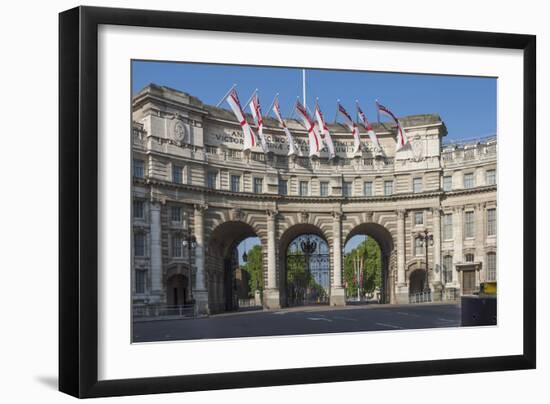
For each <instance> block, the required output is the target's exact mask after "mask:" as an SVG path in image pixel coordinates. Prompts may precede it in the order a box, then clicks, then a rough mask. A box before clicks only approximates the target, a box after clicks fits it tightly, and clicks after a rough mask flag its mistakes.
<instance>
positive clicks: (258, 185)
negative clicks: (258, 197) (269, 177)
mask: <svg viewBox="0 0 550 404" xmlns="http://www.w3.org/2000/svg"><path fill="white" fill-rule="evenodd" d="M262 192H264V180H263V178H254V193H255V194H261V193H262Z"/></svg>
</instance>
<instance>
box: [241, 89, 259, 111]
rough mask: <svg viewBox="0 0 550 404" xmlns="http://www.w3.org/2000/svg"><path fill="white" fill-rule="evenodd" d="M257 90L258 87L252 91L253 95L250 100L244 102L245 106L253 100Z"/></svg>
mask: <svg viewBox="0 0 550 404" xmlns="http://www.w3.org/2000/svg"><path fill="white" fill-rule="evenodd" d="M257 92H258V89H255V90H254V91H253V92H252V95H251V96H250V98H249V99H248V101H247V102H245V103H244V105H245V108H246V106H247V105H248V104H249V103H250V101H252V98H253V97H254V95H255V94H256V93H257Z"/></svg>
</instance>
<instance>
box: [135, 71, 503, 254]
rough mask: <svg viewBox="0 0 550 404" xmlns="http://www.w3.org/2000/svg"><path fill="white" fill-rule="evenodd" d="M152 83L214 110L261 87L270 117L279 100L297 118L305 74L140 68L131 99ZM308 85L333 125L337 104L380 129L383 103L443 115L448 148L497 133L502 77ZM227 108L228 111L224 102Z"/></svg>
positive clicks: (319, 80) (317, 75) (324, 79)
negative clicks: (232, 95)
mask: <svg viewBox="0 0 550 404" xmlns="http://www.w3.org/2000/svg"><path fill="white" fill-rule="evenodd" d="M149 83H155V84H158V85H164V86H168V87H172V88H175V89H177V90H181V91H184V92H187V93H189V94H192V95H194V96H196V97H198V98H199V99H200V100H202V101H203V102H204V103H206V104H211V105H215V104H216V103H218V101H219V100H220V98H221V97H223V95H224V94H225V93H226V92H227V90H228V89H229V88H230V87H231V86H232V85H233V84H237V91H238V93H239V98H240V100H241V103H244V102H246V100H247V99H248V98H249V97H250V95H251V94H252V92H253V91H254V90H255V89H256V88H257V89H258V91H259V95H260V102H261V104H262V107H263V108H262V109H263V113H264V114H266V115H267V113H268V108H269V105H270V104H271V102H272V100H273V98H274V96H275V94H277V93H279V101H280V105H281V110H282V113H283V115H284V116H285V117H288V116H290V115H291V111H292V107H293V105H294V102H295V100H296V97H298V96H299V97H300V98H301V97H302V70H301V69H296V68H277V67H257V66H235V65H212V64H195V63H173V62H149V61H134V62H133V64H132V92H133V93H136V92H138V91H139V90H141V89H142V88H143V87H145V86H146V85H147V84H149ZM306 83H307V88H306V90H307V91H306V92H307V103H308V107H309V108H310V109H313V108H312V105H314V103H315V99H316V98H317V97H318V98H319V104H320V105H321V109H322V111H323V113H324V115H325V118H326V119H327V121H329V122H331V121H333V120H334V117H335V115H336V100H337V99H340V102H341V103H342V105H344V107H346V109H347V110H348V112H350V114H351V115H352V116H355V100H359V103H360V105H361V107H362V109H363V111H364V112H365V113H366V115H367V117H368V118H369V119H370V120H371V121H372V122H375V121H376V109H375V103H374V102H375V100H376V99H378V100H379V101H380V103H382V104H384V105H385V106H386V107H388V108H390V109H391V110H392V111H393V112H394V113H395V114H396V115H397V116H404V115H414V114H426V113H438V114H439V115H440V116H441V118H442V119H443V121H444V122H445V125H446V126H447V130H448V132H449V133H448V135H447V137H446V139H445V141H446V142H451V141H457V140H461V139H474V138H478V137H484V136H489V135H494V134H496V91H497V80H496V79H495V78H485V77H483V78H482V77H465V76H441V75H424V74H422V75H421V74H398V73H380V72H362V71H337V70H318V69H307V70H306ZM221 106H222V107H223V108H228V105H227V103H225V102H224V103H223V104H222V105H221ZM363 240H364V236H356V237H354V238H353V239H351V240H350V241H349V242H348V243H347V245H346V247H345V251H346V252H348V251H349V250H351V249H353V248H354V247H355V246H356V245H357V244H359V243H360V242H361V241H363ZM258 243H259V240H258V239H257V238H255V239H248V240H247V241H246V242H244V241H243V242H242V243H241V244H240V245H239V259H240V260H241V261H242V258H241V257H242V253H243V252H244V249H245V246H246V249H247V250H249V249H251V248H252V247H253V246H254V245H255V244H258Z"/></svg>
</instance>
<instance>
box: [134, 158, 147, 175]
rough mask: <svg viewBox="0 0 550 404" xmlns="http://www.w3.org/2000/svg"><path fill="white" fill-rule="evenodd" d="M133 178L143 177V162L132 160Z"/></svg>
mask: <svg viewBox="0 0 550 404" xmlns="http://www.w3.org/2000/svg"><path fill="white" fill-rule="evenodd" d="M134 177H136V178H144V177H145V162H144V161H143V160H139V159H134Z"/></svg>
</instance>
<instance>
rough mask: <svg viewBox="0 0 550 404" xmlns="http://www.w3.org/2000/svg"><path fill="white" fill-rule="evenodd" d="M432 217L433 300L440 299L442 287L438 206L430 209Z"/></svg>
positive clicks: (439, 214)
mask: <svg viewBox="0 0 550 404" xmlns="http://www.w3.org/2000/svg"><path fill="white" fill-rule="evenodd" d="M432 217H433V223H432V225H433V229H432V233H433V237H434V245H433V258H432V259H433V268H434V271H433V272H432V273H433V276H434V277H433V279H432V284H433V289H434V300H439V299H441V290H442V288H443V285H442V280H443V273H442V270H443V267H442V266H441V211H440V210H439V208H434V209H433V210H432Z"/></svg>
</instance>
